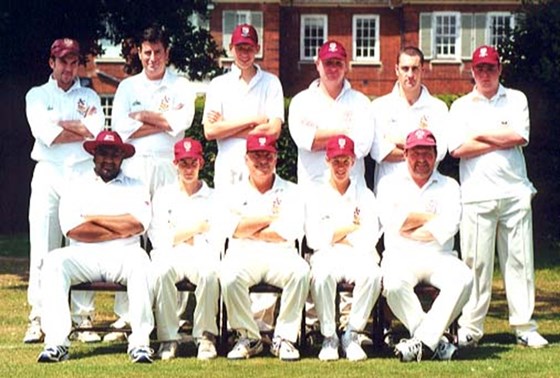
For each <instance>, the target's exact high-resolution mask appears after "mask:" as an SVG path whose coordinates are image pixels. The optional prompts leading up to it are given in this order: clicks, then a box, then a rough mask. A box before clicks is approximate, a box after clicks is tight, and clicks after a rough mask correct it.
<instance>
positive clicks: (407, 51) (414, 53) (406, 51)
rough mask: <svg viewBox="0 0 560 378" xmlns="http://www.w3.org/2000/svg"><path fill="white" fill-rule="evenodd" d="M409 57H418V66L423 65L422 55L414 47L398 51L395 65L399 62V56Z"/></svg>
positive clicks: (406, 47)
mask: <svg viewBox="0 0 560 378" xmlns="http://www.w3.org/2000/svg"><path fill="white" fill-rule="evenodd" d="M403 54H405V55H409V56H419V57H420V65H424V53H423V52H422V50H420V49H419V48H418V47H415V46H404V47H402V48H401V49H400V50H399V53H398V55H397V65H398V64H399V62H400V60H401V55H403Z"/></svg>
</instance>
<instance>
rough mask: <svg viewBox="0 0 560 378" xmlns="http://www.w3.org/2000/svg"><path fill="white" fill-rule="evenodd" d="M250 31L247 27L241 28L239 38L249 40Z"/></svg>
mask: <svg viewBox="0 0 560 378" xmlns="http://www.w3.org/2000/svg"><path fill="white" fill-rule="evenodd" d="M249 33H250V29H249V27H248V26H243V27H241V36H242V37H243V38H249V37H250V34H249Z"/></svg>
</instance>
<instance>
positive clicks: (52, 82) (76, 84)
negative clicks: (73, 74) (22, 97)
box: [48, 75, 82, 93]
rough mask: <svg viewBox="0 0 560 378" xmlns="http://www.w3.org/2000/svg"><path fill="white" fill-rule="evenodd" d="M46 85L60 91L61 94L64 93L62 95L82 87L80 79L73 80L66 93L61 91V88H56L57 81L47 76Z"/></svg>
mask: <svg viewBox="0 0 560 378" xmlns="http://www.w3.org/2000/svg"><path fill="white" fill-rule="evenodd" d="M48 83H49V85H52V86H53V88H55V89H57V90H59V91H61V92H64V93H69V92H70V91H73V90H75V89H78V88H81V87H82V83H81V82H80V78H79V77H77V78H75V79H74V83H72V86H70V88H68V90H67V91H65V90H63V89H62V88H60V87H59V86H58V83H57V81H56V80H55V79H54V78H53V76H52V75H50V76H49V81H48Z"/></svg>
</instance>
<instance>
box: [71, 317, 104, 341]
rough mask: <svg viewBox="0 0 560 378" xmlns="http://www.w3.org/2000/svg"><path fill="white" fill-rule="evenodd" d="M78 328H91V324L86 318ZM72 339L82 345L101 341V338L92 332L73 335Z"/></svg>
mask: <svg viewBox="0 0 560 378" xmlns="http://www.w3.org/2000/svg"><path fill="white" fill-rule="evenodd" d="M78 327H79V328H86V329H87V328H92V327H93V324H92V323H91V319H90V318H87V317H86V318H84V319H83V320H82V322H81V323H80V325H79V326H78ZM73 339H75V340H78V341H80V342H82V343H98V342H100V341H101V336H99V334H98V333H97V332H93V331H80V332H75V333H74V336H73Z"/></svg>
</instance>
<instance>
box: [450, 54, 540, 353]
mask: <svg viewBox="0 0 560 378" xmlns="http://www.w3.org/2000/svg"><path fill="white" fill-rule="evenodd" d="M501 72H502V66H501V64H500V57H499V55H498V52H497V51H496V50H495V49H494V48H493V47H491V46H481V47H479V48H477V49H476V50H475V51H474V53H473V56H472V75H473V77H474V81H475V87H474V89H473V91H472V92H471V93H469V94H467V95H465V96H463V97H461V98H460V99H458V100H457V101H455V102H454V103H453V106H452V107H451V112H450V116H451V120H452V125H454V126H455V129H454V130H453V133H451V135H452V137H451V141H450V143H449V151H450V153H451V155H452V156H453V157H456V158H460V159H461V160H460V163H459V173H460V176H461V190H462V193H461V194H462V201H463V219H462V222H461V253H462V258H463V260H464V261H465V262H466V263H467V265H468V266H469V267H470V268H471V269H472V271H473V273H474V276H475V277H476V281H475V285H474V289H473V292H472V294H471V297H470V299H469V301H468V302H467V304H466V305H465V308H464V309H463V315H462V316H461V318H460V319H459V326H460V329H459V345H460V346H473V345H476V343H477V342H478V341H479V340H480V339H481V338H482V336H483V334H484V318H485V317H486V314H487V312H488V307H489V306H490V297H491V293H492V274H493V272H494V255H495V251H496V249H497V252H498V260H499V262H500V269H501V271H502V274H503V277H504V283H505V289H506V295H507V301H508V308H509V323H510V325H511V326H512V327H513V328H514V329H515V333H516V336H517V342H518V344H521V345H525V346H528V347H531V348H540V347H543V346H546V345H547V344H548V341H547V340H546V339H545V338H544V337H542V336H541V335H540V334H539V333H538V332H537V324H536V322H535V321H534V320H533V319H532V316H533V310H534V307H535V271H534V266H533V224H532V212H531V199H532V197H533V195H534V194H535V192H536V190H535V188H534V187H533V184H532V183H531V182H530V181H529V179H528V178H527V170H526V167H525V159H524V157H523V151H522V149H523V147H524V146H526V145H527V143H529V109H528V105H527V98H526V97H525V95H524V94H523V93H521V92H520V91H517V90H514V89H509V88H505V87H503V86H502V85H501V84H500V74H501Z"/></svg>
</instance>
